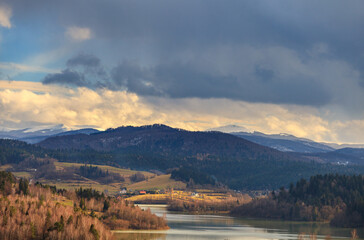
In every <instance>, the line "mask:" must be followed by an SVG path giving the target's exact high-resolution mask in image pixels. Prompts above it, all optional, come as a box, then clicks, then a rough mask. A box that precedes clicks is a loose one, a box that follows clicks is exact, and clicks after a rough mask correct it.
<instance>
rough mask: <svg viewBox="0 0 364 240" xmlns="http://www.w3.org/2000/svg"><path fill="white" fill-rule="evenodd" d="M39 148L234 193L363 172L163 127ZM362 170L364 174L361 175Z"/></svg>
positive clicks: (56, 141) (60, 140) (52, 141)
mask: <svg viewBox="0 0 364 240" xmlns="http://www.w3.org/2000/svg"><path fill="white" fill-rule="evenodd" d="M38 146H41V147H42V148H45V149H50V150H51V151H53V152H50V153H48V156H51V157H54V158H56V159H59V160H61V161H78V162H89V163H103V164H105V163H107V164H117V165H119V166H123V167H130V168H134V169H140V170H142V169H143V170H151V169H156V170H161V171H171V170H173V169H178V168H181V167H184V169H190V170H191V172H193V173H194V174H193V175H194V176H196V175H197V174H198V173H200V174H201V175H206V174H208V175H209V176H211V177H212V178H213V179H217V180H218V181H219V182H221V183H223V184H226V185H228V186H229V187H231V188H234V189H267V188H268V189H272V188H278V187H280V186H287V185H288V184H289V183H290V182H293V181H296V180H298V179H300V178H302V177H304V178H309V177H310V176H312V175H314V174H319V173H327V172H340V173H346V174H353V173H361V172H364V170H363V169H361V168H360V167H359V168H357V167H355V168H353V167H350V166H339V165H333V164H319V163H316V162H314V161H312V160H311V159H310V158H306V157H302V156H299V155H296V154H290V153H285V152H281V151H278V150H275V149H272V148H269V147H265V146H261V145H259V144H256V143H253V142H251V141H248V140H246V139H243V138H241V137H237V136H234V135H231V134H226V133H221V132H191V131H185V130H182V129H175V128H171V127H168V126H165V125H158V124H155V125H149V126H142V127H131V126H127V127H119V128H115V129H108V130H106V131H102V132H97V133H92V134H90V135H86V134H75V135H65V136H54V137H50V138H47V139H45V140H44V141H42V142H40V143H39V144H38ZM362 170H363V171H362Z"/></svg>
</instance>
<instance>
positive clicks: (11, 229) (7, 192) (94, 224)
mask: <svg viewBox="0 0 364 240" xmlns="http://www.w3.org/2000/svg"><path fill="white" fill-rule="evenodd" d="M68 202H73V203H74V205H73V207H72V206H69V203H68ZM166 228H168V226H167V224H166V221H165V219H164V218H161V217H157V216H156V215H155V214H152V213H151V212H150V211H143V210H142V209H140V208H139V207H137V206H134V205H133V204H129V203H128V202H126V201H124V200H122V199H116V198H110V197H106V196H105V195H104V194H100V193H99V192H97V191H95V190H92V189H82V188H81V189H78V190H77V191H66V190H59V189H58V190H57V189H56V188H55V187H50V186H47V185H42V184H38V183H37V184H32V185H30V184H29V183H28V181H27V180H25V179H18V180H17V179H16V178H15V177H14V176H13V175H12V174H11V173H9V172H0V232H1V236H0V238H1V239H95V240H98V239H100V240H101V239H111V238H112V234H111V232H110V229H166Z"/></svg>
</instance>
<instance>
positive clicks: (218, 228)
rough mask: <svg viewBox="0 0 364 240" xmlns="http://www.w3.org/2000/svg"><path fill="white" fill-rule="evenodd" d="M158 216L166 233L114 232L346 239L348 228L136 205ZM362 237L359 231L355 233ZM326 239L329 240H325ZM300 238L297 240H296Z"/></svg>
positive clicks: (152, 235) (119, 235) (145, 236)
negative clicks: (172, 210) (194, 213)
mask: <svg viewBox="0 0 364 240" xmlns="http://www.w3.org/2000/svg"><path fill="white" fill-rule="evenodd" d="M139 206H140V207H141V208H143V209H147V208H150V209H151V211H152V212H153V213H155V214H157V215H158V216H164V215H165V216H166V218H167V221H168V226H169V227H170V229H169V230H163V231H155V230H152V231H151V230H146V231H143V230H132V231H115V232H114V234H115V236H116V239H119V240H124V239H125V240H130V239H133V240H157V239H162V240H165V239H166V240H169V239H171V240H175V239H188V240H196V239H209V240H215V239H216V240H217V239H219V240H220V239H221V240H228V239H229V240H240V239H248V240H258V239H282V240H283V239H310V235H311V234H312V233H314V234H316V239H350V236H351V234H350V232H351V230H352V229H342V228H332V227H330V226H329V225H328V224H325V223H304V222H283V221H265V220H249V219H240V218H234V217H229V216H219V215H187V214H181V213H176V212H170V211H168V210H167V206H166V205H139ZM358 235H359V236H361V237H363V236H364V231H363V229H359V230H358ZM328 236H330V238H327V237H328ZM300 237H301V238H300Z"/></svg>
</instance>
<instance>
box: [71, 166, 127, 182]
mask: <svg viewBox="0 0 364 240" xmlns="http://www.w3.org/2000/svg"><path fill="white" fill-rule="evenodd" d="M78 174H80V175H81V176H83V177H86V178H89V179H93V180H98V181H99V182H102V183H106V184H107V183H111V182H124V181H125V178H124V177H123V176H121V175H120V174H118V173H113V172H109V170H106V171H104V170H102V169H101V168H99V167H97V166H92V165H87V164H85V165H84V166H81V167H80V168H79V169H78Z"/></svg>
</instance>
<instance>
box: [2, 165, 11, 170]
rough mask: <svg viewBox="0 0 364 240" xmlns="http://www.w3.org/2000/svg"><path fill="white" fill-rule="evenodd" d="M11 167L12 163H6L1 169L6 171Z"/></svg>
mask: <svg viewBox="0 0 364 240" xmlns="http://www.w3.org/2000/svg"><path fill="white" fill-rule="evenodd" d="M9 168H11V165H10V164H5V165H2V166H0V171H6V170H8V169H9Z"/></svg>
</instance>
